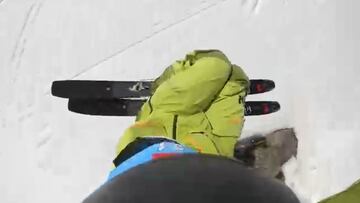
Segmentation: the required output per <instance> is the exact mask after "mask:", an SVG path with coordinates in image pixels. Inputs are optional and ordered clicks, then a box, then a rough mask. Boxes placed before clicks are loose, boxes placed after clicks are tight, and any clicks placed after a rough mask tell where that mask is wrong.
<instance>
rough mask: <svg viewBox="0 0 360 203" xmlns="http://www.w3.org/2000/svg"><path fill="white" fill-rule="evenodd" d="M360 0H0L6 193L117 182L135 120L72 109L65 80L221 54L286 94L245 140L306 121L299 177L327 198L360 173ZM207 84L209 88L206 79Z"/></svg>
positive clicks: (273, 96)
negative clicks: (59, 90)
mask: <svg viewBox="0 0 360 203" xmlns="http://www.w3.org/2000/svg"><path fill="white" fill-rule="evenodd" d="M359 6H360V1H358V0H341V1H340V0H338V1H336V0H181V1H180V0H177V1H175V0H152V1H150V0H137V1H132V0H121V1H119V0H101V1H100V0H97V1H96V0H62V1H57V0H0V129H1V131H0V202H2V203H24V202H26V203H28V202H29V203H32V202H36V203H45V202H55V203H57V202H59V203H60V202H80V201H81V200H82V199H83V198H85V197H86V196H87V194H89V193H90V192H92V191H93V190H94V189H96V188H97V187H98V186H99V185H100V184H102V183H103V181H104V180H105V178H106V176H107V173H108V171H109V170H110V167H111V161H112V159H113V158H114V147H115V144H116V141H117V139H118V138H119V136H121V134H122V132H123V131H124V129H125V128H126V127H127V126H128V125H129V124H130V123H132V120H133V118H125V117H124V118H117V117H111V118H109V117H91V116H85V115H79V114H74V113H71V112H68V111H67V102H66V100H64V99H60V98H56V97H52V96H51V94H50V87H51V82H52V81H53V80H61V79H108V80H132V79H133V80H136V79H149V78H154V77H156V76H157V75H158V74H159V73H161V71H162V70H163V68H165V67H166V66H167V65H169V64H170V63H171V62H172V61H174V60H175V59H178V58H181V57H183V56H184V54H185V53H186V52H188V51H191V50H193V49H207V48H211V49H214V48H215V49H220V50H223V51H224V52H225V53H226V54H227V55H228V57H229V58H230V59H231V60H232V61H233V62H234V63H237V64H238V65H240V66H242V67H243V68H244V69H245V70H246V72H247V73H248V75H249V76H250V77H251V78H271V79H274V80H275V81H276V84H277V87H276V89H275V90H274V91H272V92H270V93H267V94H262V95H258V96H256V97H255V96H251V97H249V98H248V100H252V99H253V100H255V99H264V100H265V99H267V100H278V101H280V103H281V104H282V110H281V111H280V112H278V113H275V114H272V115H268V116H261V117H248V118H247V121H246V124H245V128H244V133H243V134H244V136H247V135H249V134H251V133H253V132H267V131H270V130H272V129H276V128H280V127H289V126H294V127H295V129H296V131H297V133H298V137H299V142H300V143H299V153H298V157H297V159H296V160H295V159H294V160H292V161H291V162H290V163H289V164H288V165H287V166H286V171H285V172H286V176H287V184H288V185H289V186H290V187H291V188H293V189H294V190H295V192H296V193H297V194H298V195H299V197H300V198H301V199H302V201H303V202H306V203H307V202H309V203H310V202H311V203H312V202H316V201H318V200H319V199H322V198H323V197H326V196H328V195H331V194H333V193H335V192H338V191H340V190H342V189H344V188H346V187H347V186H348V185H350V184H351V183H352V182H354V181H355V180H357V179H358V178H360V147H358V145H359V144H358V143H359V142H360V136H359V135H358V132H359V131H360V122H359V121H360V119H359V118H360V110H359V108H358V101H359V100H360V89H359V85H358V83H359V82H360V75H359V74H360V69H359V65H360V59H359V58H360V57H359V51H360V50H359V49H360V48H359V47H360V46H359V44H360V24H359V19H360V18H359V16H360V14H359V13H358V10H359V8H360V7H359ZM204 88H206V87H204Z"/></svg>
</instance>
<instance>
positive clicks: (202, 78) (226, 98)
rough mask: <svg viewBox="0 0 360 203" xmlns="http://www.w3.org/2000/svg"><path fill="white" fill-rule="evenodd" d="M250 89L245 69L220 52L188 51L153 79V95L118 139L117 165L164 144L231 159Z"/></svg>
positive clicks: (242, 121)
mask: <svg viewBox="0 0 360 203" xmlns="http://www.w3.org/2000/svg"><path fill="white" fill-rule="evenodd" d="M248 88H249V79H248V77H247V76H246V74H245V73H244V71H243V70H242V69H241V68H240V67H239V66H237V65H234V64H231V62H230V61H229V59H228V58H227V57H226V56H225V55H224V54H223V53H222V52H221V51H219V50H198V51H193V52H191V53H188V54H187V55H186V57H185V59H183V60H178V61H176V62H175V63H173V64H172V65H171V66H169V67H168V68H167V69H166V70H165V71H164V72H163V73H162V75H161V76H160V77H159V78H157V79H156V80H155V82H154V86H153V89H152V92H153V94H152V96H151V98H150V99H149V100H148V101H147V102H146V103H145V104H144V105H143V106H142V108H141V111H140V112H139V114H138V116H137V119H136V122H135V124H134V125H132V126H131V127H129V128H128V129H127V130H126V131H125V133H124V135H123V136H122V137H121V138H120V140H119V142H118V145H117V150H116V153H117V157H116V159H115V160H114V164H115V166H116V167H118V166H119V165H121V163H122V162H123V161H124V160H127V159H129V158H130V157H132V156H134V155H135V154H136V153H138V152H140V151H141V150H144V149H145V148H147V147H149V146H152V145H154V144H158V145H159V144H160V143H162V142H165V143H166V144H163V146H168V147H169V148H172V147H173V145H176V146H178V145H177V144H180V145H181V146H182V147H183V148H185V149H186V150H185V151H186V152H191V153H195V152H198V153H206V154H215V155H222V156H227V157H233V155H234V146H235V143H236V141H237V139H238V138H239V135H240V133H241V130H242V127H243V124H244V102H245V97H246V95H247V91H248ZM173 148H174V147H173ZM175 148H176V147H175ZM170 151H171V150H170ZM170 151H169V152H168V153H170ZM140 162H141V161H140ZM121 172H122V170H121ZM117 174H118V172H117V173H116V174H113V175H117Z"/></svg>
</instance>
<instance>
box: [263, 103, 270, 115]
mask: <svg viewBox="0 0 360 203" xmlns="http://www.w3.org/2000/svg"><path fill="white" fill-rule="evenodd" d="M263 111H264V113H269V112H270V107H269V105H268V104H263Z"/></svg>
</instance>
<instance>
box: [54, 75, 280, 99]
mask: <svg viewBox="0 0 360 203" xmlns="http://www.w3.org/2000/svg"><path fill="white" fill-rule="evenodd" d="M151 84H152V81H96V80H59V81H54V82H53V84H52V87H51V92H52V95H54V96H57V97H62V98H77V99H114V98H118V99H119V98H140V97H148V96H150V94H151ZM274 88H275V83H274V81H272V80H266V79H253V80H250V91H249V94H259V93H264V92H268V91H271V90H272V89H274Z"/></svg>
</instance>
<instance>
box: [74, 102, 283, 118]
mask: <svg viewBox="0 0 360 203" xmlns="http://www.w3.org/2000/svg"><path fill="white" fill-rule="evenodd" d="M145 101H146V100H143V99H76V98H71V99H69V103H68V109H69V110H70V111H72V112H75V113H81V114H87V115H99V116H136V114H137V113H138V111H139V110H140V108H141V106H142V105H143V104H144V103H145ZM279 109H280V104H279V103H278V102H276V101H247V102H245V115H246V116H254V115H264V114H270V113H274V112H276V111H278V110H279Z"/></svg>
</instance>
